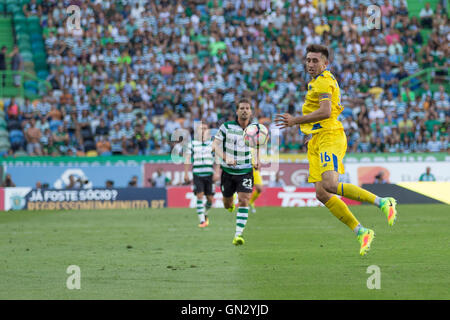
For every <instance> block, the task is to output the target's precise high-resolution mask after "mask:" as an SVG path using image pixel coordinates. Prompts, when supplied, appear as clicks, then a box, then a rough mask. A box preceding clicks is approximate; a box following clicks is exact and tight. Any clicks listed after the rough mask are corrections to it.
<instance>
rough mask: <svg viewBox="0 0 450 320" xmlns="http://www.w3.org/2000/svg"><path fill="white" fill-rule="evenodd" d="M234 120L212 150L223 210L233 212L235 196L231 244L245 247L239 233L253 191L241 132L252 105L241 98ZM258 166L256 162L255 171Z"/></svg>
mask: <svg viewBox="0 0 450 320" xmlns="http://www.w3.org/2000/svg"><path fill="white" fill-rule="evenodd" d="M236 115H237V118H236V120H235V121H227V122H225V123H224V124H222V125H221V126H220V128H219V131H218V132H217V134H216V137H215V139H214V146H213V149H214V150H215V154H216V157H217V158H218V160H219V161H220V162H221V169H222V175H221V182H220V184H221V190H222V194H223V204H224V207H225V209H228V210H229V211H230V212H233V211H234V198H233V196H234V194H235V193H236V192H237V195H238V211H237V216H236V233H235V236H234V239H233V244H234V245H242V244H244V238H243V237H242V233H243V231H244V228H245V225H246V224H247V219H248V209H249V201H250V196H251V194H252V192H253V165H252V153H251V149H250V147H248V146H246V145H245V142H244V129H245V128H246V127H247V126H248V125H249V124H250V121H251V118H252V106H251V102H250V101H249V100H246V99H241V100H240V101H239V103H238V105H237V109H236ZM260 166H261V164H260V161H259V159H258V160H257V163H256V164H255V169H259V167H260Z"/></svg>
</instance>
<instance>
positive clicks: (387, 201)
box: [275, 44, 397, 255]
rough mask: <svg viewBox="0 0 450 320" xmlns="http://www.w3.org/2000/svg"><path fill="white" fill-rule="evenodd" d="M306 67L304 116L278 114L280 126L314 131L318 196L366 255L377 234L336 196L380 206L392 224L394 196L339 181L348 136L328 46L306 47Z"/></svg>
mask: <svg viewBox="0 0 450 320" xmlns="http://www.w3.org/2000/svg"><path fill="white" fill-rule="evenodd" d="M306 52H307V54H306V68H307V71H308V73H309V74H310V75H311V77H312V80H311V81H310V82H309V83H308V93H307V95H306V97H305V103H304V104H303V107H302V111H303V115H302V116H299V117H293V116H291V115H290V114H287V113H285V114H283V115H277V117H276V119H275V122H276V123H277V125H278V126H279V127H280V128H286V127H291V126H294V125H300V129H301V131H302V132H303V133H304V134H308V135H309V134H312V138H311V140H310V141H309V142H308V162H309V177H308V182H314V184H315V188H316V197H317V199H318V200H319V201H320V202H322V203H323V204H324V205H325V206H326V207H327V208H328V209H329V210H330V211H331V213H332V214H333V215H334V216H336V218H338V219H339V220H340V221H342V222H343V223H345V224H346V225H347V226H348V227H350V229H352V230H353V231H354V232H355V234H356V235H357V238H358V240H359V242H360V245H361V247H360V251H359V253H360V254H361V255H365V254H366V253H367V252H368V251H369V249H370V244H371V243H372V240H373V239H374V237H375V233H374V232H373V230H371V229H368V228H364V227H363V226H362V225H361V224H360V223H359V222H358V220H357V219H356V218H355V217H354V216H353V214H352V213H351V212H350V210H349V208H348V207H347V205H346V204H345V203H344V202H343V201H342V200H341V199H339V198H338V197H337V196H336V194H337V195H340V196H344V197H346V198H350V199H353V200H358V201H364V202H368V203H371V204H374V205H376V206H378V207H379V208H380V209H381V211H382V212H383V213H384V214H385V215H386V217H387V220H388V224H389V225H390V226H392V225H393V224H394V222H395V219H396V218H397V210H396V205H397V202H396V201H395V199H394V198H391V197H388V198H380V197H378V196H376V195H374V194H373V193H371V192H369V191H367V190H364V189H362V188H360V187H358V186H355V185H352V184H349V183H339V182H338V178H339V174H342V173H344V165H343V163H342V160H343V158H344V156H345V152H346V150H347V138H346V136H345V132H344V129H343V126H342V124H341V122H340V121H338V120H337V117H338V115H339V114H340V113H341V112H342V110H343V109H344V107H343V106H342V105H341V95H340V90H339V85H338V83H337V81H336V79H335V78H334V76H333V74H332V73H331V72H330V71H328V70H326V68H327V65H328V49H327V47H325V46H322V45H315V44H313V45H309V46H308V47H307V49H306Z"/></svg>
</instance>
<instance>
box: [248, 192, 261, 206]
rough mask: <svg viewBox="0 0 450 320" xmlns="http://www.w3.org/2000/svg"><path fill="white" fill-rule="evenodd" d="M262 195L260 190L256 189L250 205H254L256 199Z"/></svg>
mask: <svg viewBox="0 0 450 320" xmlns="http://www.w3.org/2000/svg"><path fill="white" fill-rule="evenodd" d="M260 194H261V193H260V192H258V190H256V189H255V190H254V191H253V193H252V197H251V198H250V204H254V203H255V201H256V199H258V197H259V195H260Z"/></svg>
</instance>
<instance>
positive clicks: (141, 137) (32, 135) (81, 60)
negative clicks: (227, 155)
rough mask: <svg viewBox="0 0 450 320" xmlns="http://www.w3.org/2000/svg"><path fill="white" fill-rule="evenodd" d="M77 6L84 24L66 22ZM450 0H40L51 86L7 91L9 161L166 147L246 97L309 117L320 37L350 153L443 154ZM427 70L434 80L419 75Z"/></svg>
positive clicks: (286, 134) (297, 138) (264, 115)
mask: <svg viewBox="0 0 450 320" xmlns="http://www.w3.org/2000/svg"><path fill="white" fill-rule="evenodd" d="M70 4H76V5H79V7H80V8H81V12H80V17H81V20H80V26H81V29H76V28H67V25H66V22H67V19H66V8H67V7H68V6H69V5H70ZM374 4H375V5H378V8H380V9H381V19H380V20H379V21H378V22H379V24H378V25H377V24H376V23H377V20H376V19H375V20H373V19H372V20H373V21H372V20H370V19H369V18H370V14H368V13H367V6H369V5H374ZM446 4H447V2H446V1H442V2H439V1H438V2H437V3H435V5H434V6H433V7H430V5H429V4H426V5H424V7H423V8H422V10H421V11H420V14H419V15H418V16H412V15H410V14H409V9H408V3H407V1H403V0H383V1H339V0H326V1H322V0H316V1H309V0H273V1H270V0H232V1H231V0H207V1H202V0H197V1H195V0H192V1H189V0H176V1H175V0H174V1H169V0H166V1H164V0H159V1H140V0H102V1H99V0H95V1H63V0H59V1H56V0H53V1H42V2H40V4H39V2H38V3H37V2H36V0H31V2H30V3H29V4H27V5H24V7H23V11H24V14H25V15H27V16H28V15H37V16H38V17H39V19H40V24H41V26H42V28H43V36H44V39H45V49H46V53H47V62H48V65H49V76H48V78H47V80H48V81H49V83H50V84H51V88H52V89H51V90H50V91H49V92H48V94H47V95H46V96H43V97H42V98H41V99H38V100H35V101H29V100H22V99H18V98H16V99H15V98H3V99H1V100H2V101H1V103H2V105H3V109H4V112H5V119H6V121H7V128H8V131H9V132H11V131H13V130H14V131H18V132H21V133H22V134H23V135H22V136H21V135H20V134H17V136H18V137H17V138H16V139H14V140H11V148H10V149H9V150H6V151H4V152H3V155H4V156H11V155H16V156H17V155H51V156H57V155H79V156H81V155H89V156H96V155H111V154H123V155H129V154H132V155H137V154H140V155H150V154H168V153H170V152H171V150H172V148H173V146H174V143H175V142H174V141H171V140H172V139H171V135H172V134H173V133H174V132H175V130H177V129H180V128H184V129H187V130H189V131H191V132H192V131H193V124H194V122H195V121H200V120H202V121H206V122H207V123H208V124H209V125H210V126H211V128H218V127H219V125H220V124H221V123H222V122H224V121H227V120H231V119H234V117H235V113H234V107H235V104H236V101H237V100H238V99H239V98H240V97H242V96H243V95H246V96H249V97H251V99H252V101H253V106H254V110H255V112H254V115H255V120H257V121H259V122H260V123H264V124H265V125H266V126H267V127H268V128H269V130H271V129H274V127H275V125H274V123H273V121H272V120H273V118H274V116H275V115H276V114H277V113H284V112H289V113H300V112H301V106H302V104H303V101H304V96H305V94H306V90H307V83H308V81H309V80H310V79H309V76H308V74H307V73H306V72H305V69H304V56H305V49H306V47H307V45H308V44H311V43H320V44H324V45H327V46H328V47H329V48H330V51H331V57H330V65H329V69H330V71H331V72H332V73H333V74H334V75H335V77H336V78H337V80H338V82H339V85H340V87H341V93H342V97H341V101H342V104H343V105H344V107H345V109H344V111H343V113H342V114H341V116H340V120H341V121H342V123H343V125H344V128H345V132H346V134H347V137H348V148H349V150H348V151H349V152H403V153H409V152H439V151H448V150H449V138H448V134H449V120H450V112H449V101H450V100H449V91H448V67H449V56H450V55H449V40H450V32H449V31H450V30H449V29H450V25H449V21H448V13H447V10H448V8H447V6H446ZM369 20H370V21H369ZM373 23H375V24H373ZM424 31H425V32H424ZM19 56H20V55H19ZM431 67H434V68H439V69H438V70H437V71H435V72H433V74H432V83H428V82H427V81H425V82H421V81H419V77H417V78H415V77H412V78H411V77H410V76H411V75H414V74H416V73H417V72H419V71H421V70H423V69H426V68H431ZM404 79H407V80H408V81H407V82H406V85H402V80H404ZM272 134H273V135H274V136H278V137H279V138H280V142H281V144H280V148H281V150H280V151H281V152H287V153H290V152H292V153H299V152H305V151H306V146H305V145H304V143H303V142H304V139H305V137H304V136H303V135H301V134H300V133H299V131H298V128H290V129H288V130H284V131H281V132H280V131H275V130H274V131H272Z"/></svg>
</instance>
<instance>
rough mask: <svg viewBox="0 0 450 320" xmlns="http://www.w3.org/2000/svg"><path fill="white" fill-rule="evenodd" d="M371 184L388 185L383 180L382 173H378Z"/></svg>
mask: <svg viewBox="0 0 450 320" xmlns="http://www.w3.org/2000/svg"><path fill="white" fill-rule="evenodd" d="M373 183H376V184H379V183H388V182H387V180H386V179H385V178H384V171H380V172H379V173H378V174H377V175H376V176H375V180H374V181H373Z"/></svg>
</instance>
